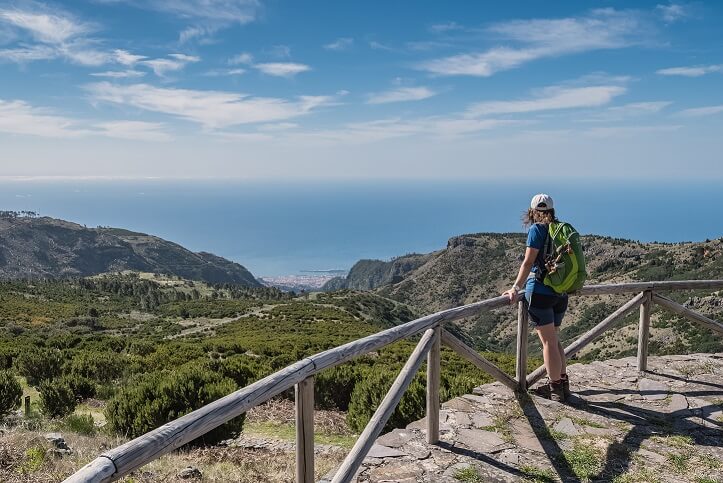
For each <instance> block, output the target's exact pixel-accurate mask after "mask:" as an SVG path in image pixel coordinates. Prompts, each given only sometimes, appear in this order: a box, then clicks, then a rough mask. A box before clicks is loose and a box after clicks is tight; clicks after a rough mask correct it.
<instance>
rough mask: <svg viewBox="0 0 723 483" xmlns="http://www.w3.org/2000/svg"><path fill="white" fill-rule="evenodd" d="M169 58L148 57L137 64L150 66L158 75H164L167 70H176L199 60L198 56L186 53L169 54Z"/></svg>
mask: <svg viewBox="0 0 723 483" xmlns="http://www.w3.org/2000/svg"><path fill="white" fill-rule="evenodd" d="M168 57H170V59H150V60H142V61H140V62H139V64H142V65H145V66H147V67H148V68H150V69H151V70H152V71H153V72H154V73H155V74H156V75H157V76H158V77H165V75H166V74H167V73H169V72H176V71H179V70H181V69H183V68H184V67H186V65H188V64H189V63H193V62H199V61H200V60H201V58H200V57H197V56H193V55H186V54H169V55H168Z"/></svg>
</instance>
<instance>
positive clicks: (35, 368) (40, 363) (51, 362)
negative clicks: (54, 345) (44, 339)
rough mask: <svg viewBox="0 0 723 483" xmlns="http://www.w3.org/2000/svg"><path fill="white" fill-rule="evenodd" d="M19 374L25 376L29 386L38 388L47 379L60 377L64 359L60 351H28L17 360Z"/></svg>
mask: <svg viewBox="0 0 723 483" xmlns="http://www.w3.org/2000/svg"><path fill="white" fill-rule="evenodd" d="M15 364H16V366H17V369H18V372H19V373H20V375H21V376H25V379H26V380H27V381H28V384H30V385H31V386H37V385H38V384H40V382H41V381H45V380H46V379H55V378H56V377H58V376H59V375H60V369H61V367H62V359H61V357H60V351H58V350H48V349H44V350H39V351H26V352H23V353H22V354H20V355H19V356H18V358H17V359H16V360H15Z"/></svg>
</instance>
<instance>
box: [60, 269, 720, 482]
mask: <svg viewBox="0 0 723 483" xmlns="http://www.w3.org/2000/svg"><path fill="white" fill-rule="evenodd" d="M700 289H723V280H686V281H666V282H629V283H618V284H608V285H588V286H585V287H583V288H582V289H580V290H579V291H578V292H576V293H574V294H571V295H572V296H587V295H615V294H626V293H636V292H641V293H640V294H639V295H638V296H636V297H635V298H634V299H633V300H631V301H630V302H628V304H626V305H625V306H623V307H621V308H620V309H618V311H616V312H615V313H614V314H612V315H611V316H610V317H608V318H606V319H605V320H604V321H603V322H601V323H600V324H598V326H596V327H595V328H593V329H592V330H591V331H590V332H588V333H587V334H585V335H583V337H582V338H581V339H579V340H578V341H576V342H575V343H573V345H571V346H570V347H568V349H566V353H568V350H569V353H570V354H572V353H575V352H577V351H579V350H580V349H581V348H582V347H584V345H586V344H587V343H589V342H590V341H591V340H592V339H594V338H596V337H597V336H599V335H600V334H601V333H602V332H603V331H604V330H605V329H606V328H607V327H608V326H609V325H611V324H612V323H613V322H614V321H615V320H617V319H618V318H619V317H621V316H623V314H622V312H624V314H627V313H629V311H630V310H632V309H633V308H635V307H637V306H638V305H640V304H641V303H642V297H643V292H646V291H647V292H653V291H670V290H700ZM522 297H523V293H522V292H520V293H518V294H517V298H516V300H517V301H519V300H521V299H522ZM656 297H659V296H658V295H657V294H653V300H654V301H655V302H658V303H660V304H661V305H664V306H666V307H667V308H668V309H670V310H673V311H675V312H676V313H679V314H681V315H685V316H687V317H688V318H691V319H692V320H695V321H696V322H699V323H701V324H704V325H706V326H707V327H709V328H712V329H714V330H721V329H723V324H719V323H718V322H716V321H713V320H712V319H708V318H707V317H704V316H701V315H700V314H697V313H695V312H693V311H690V310H689V309H686V308H685V307H682V306H679V305H678V304H675V303H674V302H672V301H670V300H669V299H664V298H663V299H661V300H660V301H659V300H658V299H656ZM668 302H669V303H668ZM509 303H510V299H509V298H508V297H507V296H499V297H493V298H490V299H486V300H482V301H479V302H475V303H471V304H467V305H463V306H461V307H455V308H452V309H448V310H442V311H440V312H437V313H434V314H431V315H427V316H425V317H421V318H419V319H416V320H413V321H411V322H407V323H405V324H401V325H398V326H395V327H392V328H390V329H386V330H383V331H381V332H378V333H376V334H372V335H369V336H367V337H364V338H362V339H358V340H355V341H352V342H349V343H347V344H344V345H342V346H339V347H335V348H332V349H329V350H327V351H324V352H321V353H319V354H315V355H312V356H309V357H306V358H304V359H302V360H300V361H298V362H296V363H294V364H292V365H290V366H287V367H285V368H283V369H281V370H279V371H277V372H275V373H274V374H271V375H269V376H267V377H265V378H263V379H260V380H259V381H256V382H255V383H253V384H251V385H249V386H246V387H244V388H241V389H239V390H238V391H235V392H233V393H231V394H229V395H228V396H225V397H223V398H221V399H218V400H216V401H214V402H212V403H210V404H208V405H206V406H204V407H202V408H200V409H197V410H195V411H193V412H191V413H188V414H186V415H185V416H182V417H180V418H178V419H176V420H174V421H171V422H169V423H166V424H164V425H163V426H161V427H159V428H157V429H155V430H153V431H150V432H148V433H146V434H144V435H143V436H140V437H138V438H136V439H134V440H132V441H129V442H127V443H125V444H123V445H121V446H119V447H117V448H114V449H111V450H109V451H107V452H105V453H103V454H101V455H100V456H98V457H97V458H96V459H95V460H93V461H91V462H90V463H88V464H87V465H85V466H84V467H83V468H81V469H80V470H79V471H78V472H76V473H75V474H74V475H72V476H70V477H69V478H68V479H66V480H65V481H66V482H68V483H78V482H88V481H92V482H107V481H113V480H115V479H118V478H120V477H122V476H124V475H126V474H128V473H130V472H131V471H133V470H135V469H137V468H140V467H141V466H143V465H145V464H147V463H148V462H150V461H153V460H154V459H157V458H159V457H161V456H163V455H164V454H167V453H169V452H171V451H173V450H175V449H177V448H179V447H181V446H183V445H184V444H186V443H188V442H190V441H193V440H194V439H196V438H198V437H200V436H202V435H203V434H205V433H207V432H208V431H210V430H212V429H214V428H216V427H217V426H220V425H221V424H223V423H225V422H227V421H229V420H231V419H233V418H235V417H237V416H239V415H241V414H243V413H245V412H246V411H248V410H249V409H251V408H253V407H255V406H257V405H259V404H261V403H263V402H265V401H267V400H268V399H270V398H272V397H274V396H276V395H278V394H280V393H282V392H284V391H286V390H287V389H290V388H291V387H293V386H294V385H297V384H300V383H302V381H304V380H306V379H308V378H310V377H313V376H314V375H315V374H317V373H318V372H320V371H322V370H324V369H328V368H330V367H334V366H337V365H339V364H342V363H344V362H346V361H349V360H351V359H353V358H355V357H358V356H360V355H363V354H367V353H369V352H372V351H376V350H378V349H381V348H383V347H385V346H387V345H389V344H392V343H394V342H397V341H399V340H401V339H404V338H407V337H411V336H415V335H417V334H419V333H421V332H425V331H428V330H429V329H432V328H435V327H437V326H440V325H441V324H444V323H448V322H452V321H455V320H460V319H463V318H466V317H470V316H475V315H478V314H480V313H482V312H485V311H488V310H492V309H495V308H500V307H504V306H507V305H509ZM673 304H675V305H673ZM680 307H682V308H683V309H684V310H680ZM621 311H622V312H621ZM691 313H692V314H691ZM592 332H594V333H592ZM591 333H592V334H591ZM441 337H442V341H443V342H444V343H445V344H446V345H448V346H450V347H452V348H453V349H454V350H455V351H457V352H459V353H460V354H462V355H463V356H464V357H465V358H467V359H469V360H471V362H473V363H474V364H475V365H476V366H477V367H480V368H481V369H483V370H485V371H487V372H488V373H490V374H491V375H493V376H494V377H495V378H496V379H497V380H499V381H501V382H502V383H504V384H505V385H506V386H508V387H510V388H512V389H517V388H518V387H519V386H521V385H522V384H519V383H518V382H517V381H515V380H514V379H513V378H511V377H510V376H508V375H507V374H505V373H504V372H503V371H502V370H501V369H499V368H498V367H497V366H495V365H494V364H492V363H491V362H489V361H487V360H486V359H484V358H483V357H482V356H480V355H479V354H477V352H476V351H475V350H474V349H472V348H470V347H468V346H467V345H465V344H464V343H462V341H460V340H459V339H457V338H456V337H454V336H453V335H452V334H450V333H449V332H447V331H446V330H442V331H441ZM519 345H520V344H518V346H519ZM525 350H526V348H525ZM518 360H519V359H518ZM519 372H521V371H519ZM543 375H544V367H543V368H538V369H537V370H536V371H534V372H533V373H532V374H530V375H529V376H528V377H527V379H526V381H525V382H526V383H527V384H526V385H528V386H529V385H531V384H533V383H534V382H535V381H537V380H538V379H539V378H540V377H542V376H543Z"/></svg>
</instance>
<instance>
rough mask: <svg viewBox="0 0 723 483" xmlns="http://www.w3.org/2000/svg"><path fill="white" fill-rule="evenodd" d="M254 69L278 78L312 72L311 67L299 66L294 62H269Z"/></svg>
mask: <svg viewBox="0 0 723 483" xmlns="http://www.w3.org/2000/svg"><path fill="white" fill-rule="evenodd" d="M254 68H255V69H258V70H260V71H261V72H263V73H264V74H266V75H273V76H276V77H294V76H295V75H296V74H300V73H302V72H307V71H310V70H311V67H309V66H308V65H306V64H297V63H294V62H268V63H265V64H255V65H254Z"/></svg>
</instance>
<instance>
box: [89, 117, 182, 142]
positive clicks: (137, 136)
mask: <svg viewBox="0 0 723 483" xmlns="http://www.w3.org/2000/svg"><path fill="white" fill-rule="evenodd" d="M95 127H96V128H97V129H99V134H102V135H103V136H107V137H111V138H117V139H131V140H135V141H170V140H171V135H170V134H168V133H167V132H166V126H165V125H164V124H162V123H157V122H143V121H113V122H102V123H99V124H97V125H96V126H95Z"/></svg>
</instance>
